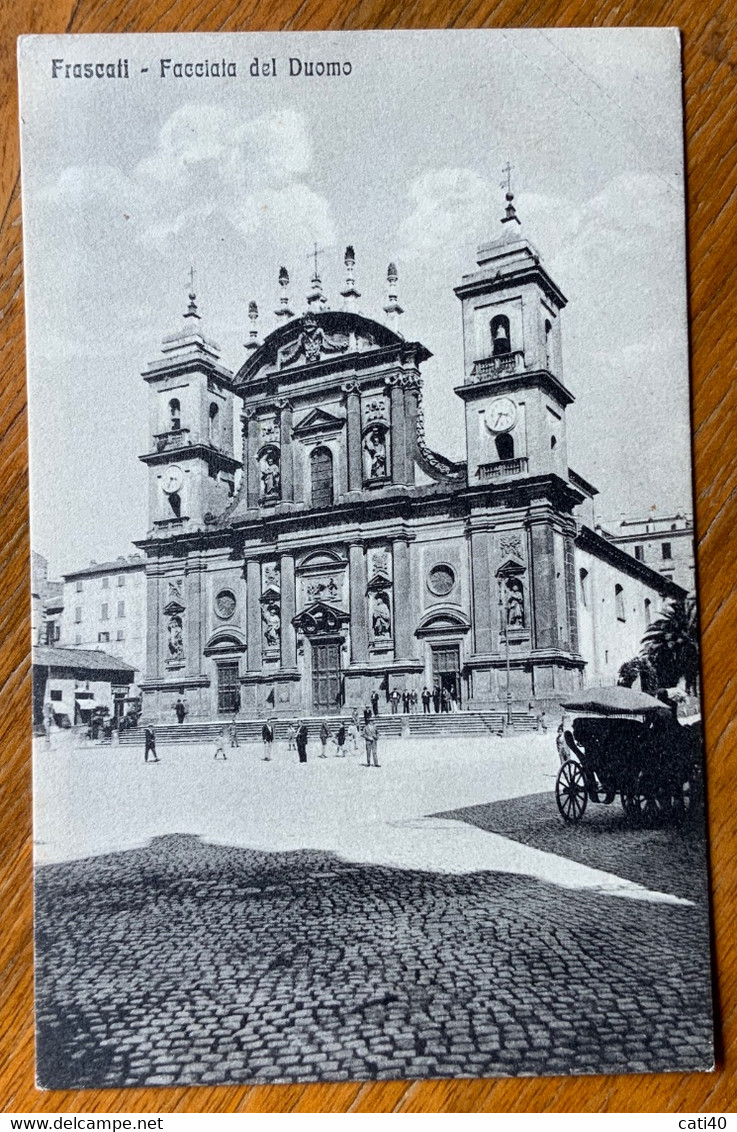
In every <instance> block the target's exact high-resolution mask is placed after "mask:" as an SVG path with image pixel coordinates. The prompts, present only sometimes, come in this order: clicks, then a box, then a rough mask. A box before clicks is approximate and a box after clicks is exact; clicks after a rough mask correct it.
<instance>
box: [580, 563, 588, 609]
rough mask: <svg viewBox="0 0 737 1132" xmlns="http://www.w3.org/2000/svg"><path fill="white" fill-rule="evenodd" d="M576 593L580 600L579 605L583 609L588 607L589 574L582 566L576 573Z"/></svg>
mask: <svg viewBox="0 0 737 1132" xmlns="http://www.w3.org/2000/svg"><path fill="white" fill-rule="evenodd" d="M578 592H579V595H580V598H581V605H582V606H583V608H584V609H588V607H589V572H588V570H585V569H584V567H583V566H582V567H581V569H580V570H579V571H578Z"/></svg>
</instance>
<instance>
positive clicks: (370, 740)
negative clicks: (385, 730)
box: [363, 719, 380, 766]
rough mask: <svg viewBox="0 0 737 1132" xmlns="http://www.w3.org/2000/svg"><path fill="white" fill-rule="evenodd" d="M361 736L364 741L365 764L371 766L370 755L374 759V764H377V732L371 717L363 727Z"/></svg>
mask: <svg viewBox="0 0 737 1132" xmlns="http://www.w3.org/2000/svg"><path fill="white" fill-rule="evenodd" d="M363 738H364V741H365V743H366V766H371V756H372V755H373V759H374V766H379V765H380V764H379V759H378V755H377V748H378V742H379V732H378V729H377V727H376V724H375V722H374V720H373V719H370V720H369V721H368V723H367V724H366V726H365V727H364V729H363Z"/></svg>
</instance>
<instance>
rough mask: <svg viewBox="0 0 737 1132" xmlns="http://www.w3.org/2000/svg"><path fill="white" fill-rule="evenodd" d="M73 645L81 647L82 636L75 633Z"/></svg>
mask: <svg viewBox="0 0 737 1132" xmlns="http://www.w3.org/2000/svg"><path fill="white" fill-rule="evenodd" d="M74 643H75V645H81V644H82V634H81V633H75V635H74Z"/></svg>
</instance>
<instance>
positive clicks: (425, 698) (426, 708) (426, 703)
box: [422, 684, 432, 715]
mask: <svg viewBox="0 0 737 1132" xmlns="http://www.w3.org/2000/svg"><path fill="white" fill-rule="evenodd" d="M431 699H432V695H431V694H430V689H429V688H428V686H427V684H425V686H424V688H423V689H422V711H423V714H424V715H429V714H430V701H431Z"/></svg>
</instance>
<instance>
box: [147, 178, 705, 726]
mask: <svg viewBox="0 0 737 1132" xmlns="http://www.w3.org/2000/svg"><path fill="white" fill-rule="evenodd" d="M507 201H508V203H507V209H506V215H505V216H504V218H503V220H502V223H501V231H500V233H499V235H498V237H497V238H496V239H493V240H491V241H489V242H488V243H485V244H483V245H482V246H481V247H480V248H479V250H478V257H477V267H476V270H474V271H473V272H471V273H470V274H468V275H466V276H464V277H463V279H462V281H461V283H460V285H459V286H458V287H456V289H455V293H456V295H457V296H458V298H459V300H460V303H461V313H462V320H463V344H464V367H463V380H462V381H461V382H460V383H459V384H458V385H457V387H456V388H455V390H454V392H455V394H456V395H457V396H458V397H459V398H460V399H461V401H462V402H463V403H464V407H465V426H466V446H467V459H466V461H465V462H463V463H457V462H453V461H451V460H448V459H446V458H444V457H443V456H441V455H439V454H438V453H436V452H434V451H432V450H431V449H430V448H429V447H428V445H427V443H426V441H425V437H424V426H423V407H422V377H421V371H422V365H423V363H424V362H425V361H426V360H427V359H428V358H429V357H430V356H431V355H430V352H429V350H428V349H427V348H426V347H425V346H424V345H422V344H421V343H420V342H416V341H409V340H407V339H406V338H405V337H404V336H403V334H402V332H401V315H402V308H401V306H400V304H399V301H398V297H397V272H396V268H395V267H394V265H393V264H390V266H389V270H388V276H387V283H388V296H387V301H386V304H385V306H384V310H383V313H384V315H385V317H384V318H383V319H382V320H380V321H379V320H376V319H373V318H370V317H367V316H366V315H365V314H362V313H361V312H360V310H359V309H358V301H359V298H360V295H359V292H358V290H357V288H356V284H355V275H354V272H355V257H354V253H353V249H352V248H350V247H349V248H347V249H346V254H345V266H346V282H345V287H344V289H343V291H342V292H341V303H340V307H339V309H333V308H331V306H330V305H329V304H328V302H327V300H326V297H325V295H324V294H323V290H322V284H321V280H320V278H319V275H318V272H317V269H316V270H315V275H314V277H313V279H312V287H311V290H310V293H309V294H308V296H307V306H306V309H305V310H304V312H303V313H302V314H300V315H299V316H296V315H295V312H294V311H293V309H292V303H291V301H290V296H289V277H288V274H287V272H286V270H285V269H284V268H282V269H281V272H280V275H279V285H280V292H281V297H280V299H279V302H278V307H277V310H276V312H275V313H276V323H277V325H276V328H275V329H274V330H273V331H271V332H270V333H269V334H268V335H266V336H265V337H264V338H263V340H261V338H260V337H259V332H258V311H257V308H256V304H255V303H251V305H250V307H249V317H250V320H251V330H250V334H249V340H248V342H247V343H246V356H245V360H244V361H243V364H242V365H241V367H240V369H238V370H237V372H233V371H231V370H229V369H227V368H226V367H225V366H224V365H223V364H222V363H221V361H220V357H219V350H218V348H217V346H215V344H214V343H213V342H211V341H210V340H209V339H208V338H207V337H206V336H205V335H204V334H203V332H202V330H201V328H200V317H199V314H198V311H197V307H196V303H195V297H194V294H191V295H190V304H189V308H188V310H187V312H186V314H185V315H184V325H183V327H182V328H181V330H180V331H179V332H177V333H175V334H173V335H171V336H169V337H167V338H165V339H164V341H163V344H162V350H161V355H160V357H158V358H157V359H156V360H155V361H153V362H151V363H150V364H149V366H148V367H147V369H146V370H145V372H144V374H143V377H144V379H145V381H146V383H147V385H148V387H149V391H150V434H151V445H150V449H149V451H148V452H147V453H145V454H144V455H143V456H142V457H141V459H142V460H143V461H144V462H145V463H146V464H147V465H148V469H149V531H148V534H147V537H146V538H145V539H142V540H140V541H139V542H138V543H137V545H138V546H139V547H140V548H141V549H142V550H143V551H144V552H145V555H146V578H147V671H146V678H145V680H144V682H143V684H142V691H143V697H144V699H143V710H144V716H145V717H146V718H149V719H152V720H156V719H170V718H171V709H172V704H173V702H174V700H175V699H176V698H177V696H178V695H181V694H185V695H186V698H187V702H188V705H189V717H190V719H194V718H202V719H208V718H210V719H211V718H217V717H218V716H219V715H220V716H226V715H231V714H232V713H233V712H234V711H235V710H236V709H237V710H239V711H240V714H241V715H242V716H245V717H254V718H257V717H261V716H263V715H265V714H271V715H274V716H292V717H297V716H301V715H306V714H315V715H327V714H333V713H338V712H341V711H343V710H349V709H350V708H351V707H353V706H363V705H365V704H366V703H367V702H368V700H369V697H370V694H371V692H372V691H374V690H376V689H379V688H383V689H384V690H385V691H389V690H393V689H394V688H397V689H399V691H402V690H403V689H404V688H410V689H413V690H417V691H419V690H421V689H422V687H423V686H425V685H427V686H428V687H430V688H433V687H439V688H441V689H442V688H445V689H447V690H448V692H449V693H450V695H451V697H452V698H453V699H454V700H455V701H456V704H457V705H458V706H462V707H470V708H474V707H477V708H490V707H499V706H500V705H502V704H504V703H505V702H506V701H507V700H508V699H511V700H512V701H514V703H515V704H516V705H518V706H522V707H525V708H526V707H527V705H528V703H529V702H530V701H531V700H532V701H535V702H536V703H538V704H546V705H556V704H557V702H558V698H559V697H560V696H561V695H564V694H565V693H568V692H570V691H573V690H575V689H577V688H578V687H580V686H581V685H582V683H592V682H596V683H603V682H611V681H613V680H614V679H616V671H617V668H618V665H619V664H621V663H622V662H623V661H624V660H626V659H628V658H629V657H631V656H633V655H635V654H636V653H637V652H638V651H639V641H640V639H641V637H642V634H643V633H644V630H645V628H646V627H647V623H648V622H649V620H650V618H651V617H652V616H653V614H654V612H655V611H657V609H659V608H661V607H662V604H663V603H664V602H665V601H667V600H669V599H673V598H678V597H680V596H681V595H682V592H683V591H681V590H680V588H679V587H678V586H675V585H674V584H673V583H672V582H671V581H669V580H668V579H667V578H663V577H662V576H661V575H660V574H658V573H656V572H655V571H653V570H651V569H649V568H648V567H647V566H645V565H644V564H643V563H641V562H638V561H636V560H635V559H633V558H632V557H631V556H629V555H627V554H625V553H623V552H622V551H621V550H619V549H618V548H617V547H615V546H613V545H612V544H611V543H609V542H607V540H605V539H604V538H602V537H601V536H600V535H598V534H597V533H596V532H595V531H594V520H593V505H592V500H593V496H594V495H595V493H596V490H595V488H593V487H592V486H591V485H590V484H588V483H587V482H586V480H585V479H583V478H582V477H581V476H580V475H578V474H577V473H575V472H574V471H572V470H571V469H570V468H569V466H568V457H567V447H566V410H567V409H568V407H569V406H570V405H571V403H572V402H573V395H572V394H571V392H570V391H569V389H568V388H567V386H566V384H565V380H564V375H563V365H562V351H561V312H562V311H563V308H564V307H565V305H566V299H565V296H564V295H563V294H562V292H561V290H560V289H559V287H558V286H557V285H556V283H555V282H554V281H553V279H552V278H551V276H550V275H549V274H548V272H547V270H546V269H545V267H544V266H543V264H542V262H541V259H540V256H539V254H538V253H537V252H536V250H535V249H534V247H533V246H532V245H531V244H530V243H529V241H527V240H526V239H525V238H524V236H523V235H522V232H521V228H520V225H519V220H518V218H517V215H516V212H515V208H514V204H513V200H512V196H511V194H508V197H507ZM449 392H450V391H449ZM237 421H240V423H241V424H242V431H241V430H239V433H240V434H241V435H242V447H241V446H240V445H239V447H238V449H237V450H236V449H235V448H234V442H233V437H234V424H235V423H236V422H237Z"/></svg>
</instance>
